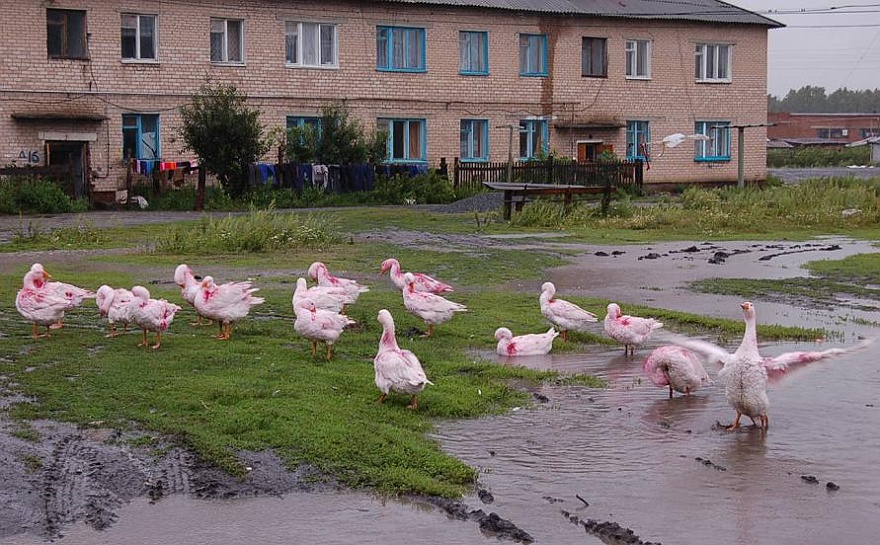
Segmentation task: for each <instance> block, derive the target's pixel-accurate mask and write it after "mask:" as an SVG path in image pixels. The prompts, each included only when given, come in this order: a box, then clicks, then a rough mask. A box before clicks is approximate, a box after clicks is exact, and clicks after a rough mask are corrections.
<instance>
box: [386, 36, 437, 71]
mask: <svg viewBox="0 0 880 545" xmlns="http://www.w3.org/2000/svg"><path fill="white" fill-rule="evenodd" d="M376 68H378V69H379V70H387V71H392V72H424V71H425V70H426V68H425V29H424V28H405V27H392V26H380V27H377V28H376Z"/></svg>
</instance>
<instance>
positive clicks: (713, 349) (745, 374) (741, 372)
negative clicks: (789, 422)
mask: <svg viewBox="0 0 880 545" xmlns="http://www.w3.org/2000/svg"><path fill="white" fill-rule="evenodd" d="M740 306H741V307H742V310H743V319H744V320H745V323H746V331H745V334H744V335H743V339H742V342H741V343H740V345H739V348H737V349H736V352H734V353H733V354H731V353H729V352H727V351H726V350H724V349H723V348H721V347H719V346H716V345H714V344H712V343H708V342H704V341H698V340H675V339H673V341H672V342H675V343H676V344H679V345H681V346H685V347H687V348H690V349H692V350H694V351H696V352H699V353H701V354H703V355H704V356H706V357H707V358H708V359H709V360H710V361H717V362H719V363H721V364H722V365H723V367H722V369H721V371H719V372H718V381H719V382H720V383H721V384H723V385H724V395H725V397H727V401H728V403H730V405H731V406H733V408H734V410H735V411H736V418H735V419H734V421H733V423H732V424H731V425H730V426H728V427H727V429H728V430H735V429H737V428H738V427H739V421H740V418H741V417H742V416H743V415H745V416H748V417H749V418H750V419H751V420H752V422H753V423H755V425H757V421H756V420H755V419H758V420H759V421H760V422H761V427H762V428H763V429H767V426H768V425H769V422H770V419H769V417H768V414H767V413H768V411H769V408H770V400H769V398H768V397H767V381H768V379H771V378H778V377H780V376H782V375H784V374H785V373H786V371H787V370H788V369H789V368H791V367H792V366H795V365H804V364H807V363H811V362H814V361H819V360H823V359H827V358H831V357H835V356H841V355H843V354H848V353H850V352H854V351H857V350H862V349H864V348H866V347H868V346H870V345H871V344H872V343H873V339H868V340H865V341H862V342H860V343H858V344H856V345H854V346H851V347H848V348H830V349H828V350H821V351H815V352H787V353H785V354H780V355H779V356H775V357H772V358H768V357H764V356H762V355H761V353H760V351H759V350H758V334H757V325H756V323H755V322H756V318H755V306H754V305H753V304H752V303H751V302H749V301H746V302H744V303H742V304H741V305H740Z"/></svg>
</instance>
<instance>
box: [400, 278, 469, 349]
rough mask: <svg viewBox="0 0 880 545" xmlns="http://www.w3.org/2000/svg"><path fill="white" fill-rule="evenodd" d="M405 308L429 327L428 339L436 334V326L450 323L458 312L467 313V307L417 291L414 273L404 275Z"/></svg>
mask: <svg viewBox="0 0 880 545" xmlns="http://www.w3.org/2000/svg"><path fill="white" fill-rule="evenodd" d="M403 278H404V281H405V282H406V283H405V286H404V288H403V306H405V307H406V310H408V311H409V312H410V314H413V315H414V316H418V317H419V318H421V319H422V320H424V322H425V323H426V324H427V325H428V332H427V333H426V334H425V336H426V337H430V336H431V335H433V334H434V326H435V325H440V324H442V323H445V322H448V321H449V320H451V319H452V316H453V315H454V314H455V313H456V312H465V311H467V307H466V306H464V305H462V304H461V303H456V302H454V301H450V300H448V299H445V298H443V297H442V296H440V295H436V294H433V293H430V292H427V291H416V289H415V285H414V284H415V276H414V275H413V274H412V273H406V274H405V275H403Z"/></svg>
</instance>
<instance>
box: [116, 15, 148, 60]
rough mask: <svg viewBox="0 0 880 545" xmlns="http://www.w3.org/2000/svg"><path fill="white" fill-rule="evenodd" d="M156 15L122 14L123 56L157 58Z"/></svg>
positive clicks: (127, 58) (126, 58)
mask: <svg viewBox="0 0 880 545" xmlns="http://www.w3.org/2000/svg"><path fill="white" fill-rule="evenodd" d="M156 45H157V44H156V16H155V15H138V14H132V13H123V14H122V58H123V59H125V60H134V61H146V60H150V61H154V60H156V49H157V48H156Z"/></svg>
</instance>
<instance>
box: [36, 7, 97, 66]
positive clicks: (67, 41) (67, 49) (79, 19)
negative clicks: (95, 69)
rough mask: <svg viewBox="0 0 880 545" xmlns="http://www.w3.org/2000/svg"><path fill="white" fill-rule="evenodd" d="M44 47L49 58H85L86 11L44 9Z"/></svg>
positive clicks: (86, 56)
mask: <svg viewBox="0 0 880 545" xmlns="http://www.w3.org/2000/svg"><path fill="white" fill-rule="evenodd" d="M46 49H47V51H48V54H49V58H53V59H85V58H88V55H87V45H86V12H85V11H80V10H73V9H47V10H46Z"/></svg>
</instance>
